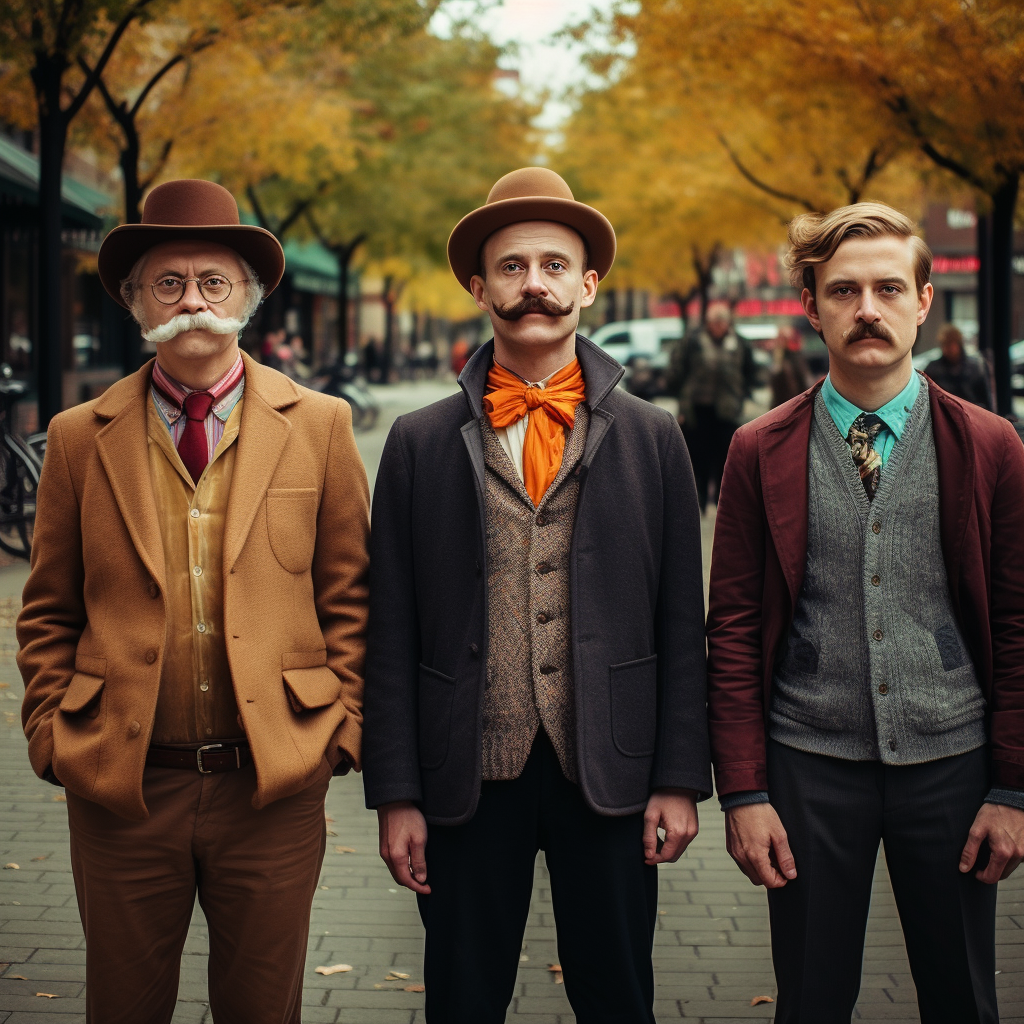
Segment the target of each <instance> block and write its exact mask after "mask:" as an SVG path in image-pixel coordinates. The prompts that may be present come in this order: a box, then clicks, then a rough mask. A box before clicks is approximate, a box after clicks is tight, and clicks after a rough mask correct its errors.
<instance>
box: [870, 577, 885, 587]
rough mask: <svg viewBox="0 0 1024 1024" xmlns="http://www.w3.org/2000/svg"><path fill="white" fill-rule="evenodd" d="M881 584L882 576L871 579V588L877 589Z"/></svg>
mask: <svg viewBox="0 0 1024 1024" xmlns="http://www.w3.org/2000/svg"><path fill="white" fill-rule="evenodd" d="M881 582H882V577H881V576H872V577H871V586H873V587H877V586H878V584H879V583H881Z"/></svg>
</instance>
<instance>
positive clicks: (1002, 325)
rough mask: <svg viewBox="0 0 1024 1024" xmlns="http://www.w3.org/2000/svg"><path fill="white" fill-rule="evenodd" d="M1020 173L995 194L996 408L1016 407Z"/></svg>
mask: <svg viewBox="0 0 1024 1024" xmlns="http://www.w3.org/2000/svg"><path fill="white" fill-rule="evenodd" d="M1019 185H1020V176H1019V175H1017V174H1014V175H1012V176H1011V177H1010V178H1008V179H1007V180H1006V181H1005V182H1004V183H1003V184H1002V185H1001V186H1000V188H999V189H998V190H997V191H996V192H995V193H994V194H993V196H992V365H993V367H994V369H995V379H996V412H997V413H999V415H1000V416H1005V415H1007V414H1008V413H1010V412H1012V411H1013V390H1012V386H1011V380H1010V377H1011V367H1010V341H1011V339H1012V334H1013V215H1014V211H1015V209H1016V206H1017V191H1018V188H1019Z"/></svg>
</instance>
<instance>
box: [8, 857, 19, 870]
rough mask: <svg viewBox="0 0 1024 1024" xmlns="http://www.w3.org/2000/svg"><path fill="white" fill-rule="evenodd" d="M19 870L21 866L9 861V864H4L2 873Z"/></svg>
mask: <svg viewBox="0 0 1024 1024" xmlns="http://www.w3.org/2000/svg"><path fill="white" fill-rule="evenodd" d="M20 870H21V866H20V865H19V864H15V863H14V861H13V860H12V861H11V863H10V864H5V865H4V871H20Z"/></svg>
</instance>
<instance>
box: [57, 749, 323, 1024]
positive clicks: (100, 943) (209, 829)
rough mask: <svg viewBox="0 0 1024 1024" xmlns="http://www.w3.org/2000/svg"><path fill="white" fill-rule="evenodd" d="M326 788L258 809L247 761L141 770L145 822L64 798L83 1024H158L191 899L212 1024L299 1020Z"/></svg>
mask: <svg viewBox="0 0 1024 1024" xmlns="http://www.w3.org/2000/svg"><path fill="white" fill-rule="evenodd" d="M329 781H330V780H329V778H328V779H324V780H323V781H322V782H319V783H316V784H315V785H312V786H310V787H309V788H307V789H305V790H303V791H302V792H301V793H297V794H296V795H295V796H292V797H288V798H286V799H283V800H278V801H276V802H274V803H272V804H270V805H269V806H268V807H265V808H264V809H263V810H261V811H257V810H254V809H253V806H252V795H253V793H254V792H255V790H256V776H255V768H254V767H253V766H252V765H249V766H248V767H247V768H242V769H240V770H238V771H233V772H224V773H222V774H216V775H200V774H199V773H198V772H189V771H184V770H181V769H176V768H152V767H147V768H146V770H145V775H144V776H143V794H144V797H145V801H146V806H147V807H148V808H149V818H148V819H147V820H146V821H127V820H125V819H124V818H120V817H118V816H117V815H116V814H113V813H112V812H111V811H108V810H107V809H106V808H104V807H101V806H99V805H98V804H95V803H92V802H91V801H89V800H83V799H82V798H81V797H78V796H75V795H74V794H73V793H68V795H67V796H68V819H69V822H70V826H71V865H72V869H73V871H74V876H75V890H76V892H77V894H78V907H79V911H80V912H81V915H82V926H83V928H84V929H85V940H86V996H85V998H86V1021H87V1022H88V1024H168V1022H169V1021H170V1020H171V1016H172V1015H173V1013H174V1004H175V1001H176V999H177V993H178V974H179V970H180V966H181V951H182V948H183V946H184V945H185V937H186V934H187V932H188V926H189V921H190V920H191V918H192V908H193V906H194V904H195V898H196V893H197V892H198V894H199V903H200V905H201V906H202V908H203V912H204V913H205V914H206V920H207V923H208V924H209V931H210V961H209V991H210V1008H211V1009H212V1011H213V1016H214V1019H215V1020H216V1021H217V1024H299V1021H300V1019H301V1002H302V974H303V969H304V966H305V959H306V943H307V938H308V935H309V912H310V907H311V905H312V902H313V894H314V892H315V890H316V886H317V881H318V879H319V876H320V866H321V864H322V863H323V858H324V847H325V843H326V826H325V824H324V798H325V797H326V794H327V785H328V782H329Z"/></svg>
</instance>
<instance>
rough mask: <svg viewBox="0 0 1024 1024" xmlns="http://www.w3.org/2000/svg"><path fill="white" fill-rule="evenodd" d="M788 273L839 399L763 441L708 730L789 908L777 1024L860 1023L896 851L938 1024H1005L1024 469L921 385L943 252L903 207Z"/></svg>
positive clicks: (812, 227)
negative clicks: (1000, 965) (868, 960)
mask: <svg viewBox="0 0 1024 1024" xmlns="http://www.w3.org/2000/svg"><path fill="white" fill-rule="evenodd" d="M790 245H791V248H790V252H789V254H788V257H787V265H788V266H789V268H790V271H791V275H792V280H793V283H794V284H795V285H796V286H797V287H802V292H801V301H802V303H803V307H804V310H805V312H806V314H807V318H808V320H809V321H810V323H811V326H812V327H813V328H814V330H815V331H816V332H818V333H819V334H820V335H821V337H822V338H823V339H824V341H825V344H826V346H827V347H828V352H829V362H830V367H829V374H828V377H826V379H825V381H824V383H823V384H822V385H821V386H820V387H816V388H814V389H812V390H811V391H807V392H805V393H804V394H803V395H801V396H800V397H798V398H796V399H794V400H793V401H791V402H789V403H787V404H786V405H784V406H782V408H780V409H776V410H774V411H772V412H770V413H767V414H766V415H764V416H762V417H760V418H759V419H756V420H754V422H753V423H749V424H746V425H745V426H743V427H741V428H740V430H739V432H738V433H737V435H736V440H735V442H734V443H733V447H732V451H731V452H730V454H729V462H728V465H727V466H726V469H725V479H724V481H723V484H722V498H721V501H720V502H719V506H718V518H717V520H716V523H715V543H714V552H713V557H712V562H711V599H710V611H709V614H708V682H709V686H708V713H709V718H710V722H711V739H712V748H713V751H714V757H715V783H716V787H717V790H718V793H719V795H720V798H721V803H722V807H723V809H724V810H725V813H726V836H727V844H728V849H729V853H730V854H731V855H732V857H733V858H734V860H735V861H736V863H737V864H738V865H739V867H740V868H741V870H742V871H743V873H744V874H745V875H746V876H747V877H748V878H749V879H750V881H751V882H753V883H754V884H755V885H764V886H767V888H768V906H769V910H770V912H771V933H772V935H771V938H772V958H773V961H774V966H775V976H776V980H777V982H778V1001H777V1003H776V1014H775V1020H776V1022H777V1024H809V1022H814V1024H850V1018H851V1016H852V1015H853V1012H854V1008H855V1006H856V1004H857V998H858V994H859V991H860V984H861V973H862V967H863V961H864V931H865V928H866V926H867V923H868V910H869V906H870V903H871V889H872V880H873V879H874V878H875V867H876V863H877V860H878V852H879V846H880V845H884V848H885V861H886V864H887V866H888V871H889V878H890V881H891V882H892V888H893V893H894V895H895V897H896V904H897V906H898V907H899V920H900V925H901V926H902V929H903V937H904V939H905V941H906V947H907V955H908V957H909V959H910V969H911V972H912V974H913V977H914V984H915V986H916V991H917V1003H918V1012H919V1015H920V1019H921V1020H922V1021H924V1022H928V1024H946V1022H948V1024H954V1022H955V1024H960V1022H966V1021H972V1022H974V1024H998V1020H999V1015H998V1011H997V1007H996V986H995V976H996V974H998V973H999V972H998V971H996V969H995V968H996V960H995V952H996V950H995V915H996V883H997V882H998V881H999V880H1000V879H1001V878H1007V877H1008V876H1009V875H1010V874H1011V872H1013V870H1014V869H1015V868H1016V867H1017V865H1018V864H1019V863H1020V861H1021V859H1022V858H1024V687H1022V685H1021V680H1022V679H1024V589H1022V587H1021V580H1022V579H1024V448H1022V447H1021V445H1020V443H1019V441H1018V440H1017V437H1016V436H1015V434H1014V432H1013V429H1012V427H1011V426H1010V424H1009V423H1007V422H1005V421H1004V420H1002V419H999V418H997V417H996V416H994V415H993V414H992V413H990V412H987V411H985V410H982V409H978V408H976V407H975V406H972V405H969V404H967V403H965V402H963V401H961V400H960V399H958V398H954V397H953V396H952V395H949V394H947V393H946V392H945V391H943V390H941V389H940V388H938V387H934V386H932V385H931V384H930V383H929V382H928V380H927V378H925V377H924V376H922V375H921V374H919V373H917V372H915V370H914V365H913V354H912V353H913V345H914V342H915V340H916V338H917V335H918V330H919V329H920V327H921V325H922V324H923V323H924V321H925V318H926V317H927V316H928V311H929V309H930V307H931V302H932V296H933V294H934V291H933V288H932V285H931V283H930V282H929V277H930V274H931V266H932V255H931V252H930V251H929V249H928V246H927V245H926V244H925V243H924V241H923V240H922V239H920V238H919V237H917V236H916V235H915V234H914V231H913V224H912V223H911V221H910V220H909V218H907V217H905V216H904V215H903V214H901V213H899V212H898V211H896V210H893V209H891V208H890V207H888V206H885V205H883V204H881V203H858V204H856V205H853V206H846V207H842V208H840V209H838V210H834V211H833V212H832V213H830V214H825V215H822V214H804V215H802V216H801V217H798V218H797V219H796V220H794V221H793V223H792V224H791V225H790Z"/></svg>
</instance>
